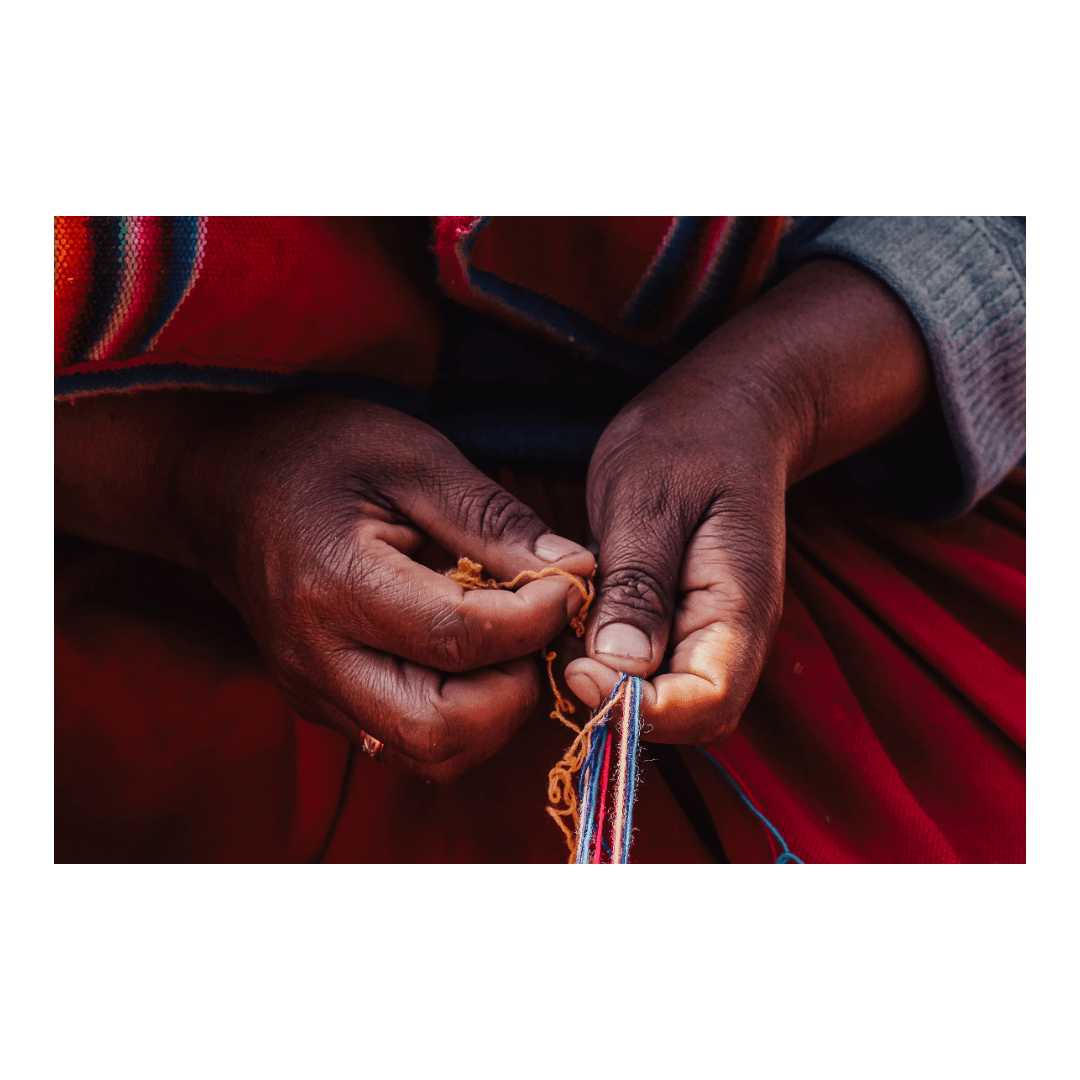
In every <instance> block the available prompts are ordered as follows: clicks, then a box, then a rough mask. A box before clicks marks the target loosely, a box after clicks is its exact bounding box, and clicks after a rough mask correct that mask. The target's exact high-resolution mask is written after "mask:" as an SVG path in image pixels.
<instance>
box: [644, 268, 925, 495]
mask: <svg viewBox="0 0 1080 1080" xmlns="http://www.w3.org/2000/svg"><path fill="white" fill-rule="evenodd" d="M669 379H670V380H679V381H683V382H685V383H686V385H688V386H695V387H696V388H697V391H696V393H695V395H694V396H693V400H694V403H695V404H694V408H696V409H712V410H713V416H714V417H715V416H716V415H717V410H718V409H719V415H720V416H722V417H727V418H730V422H729V423H726V424H724V423H723V422H721V425H720V428H719V430H718V432H717V437H719V438H722V439H725V440H731V442H732V445H733V446H740V445H741V444H742V443H743V441H744V440H746V439H748V438H749V439H752V438H754V435H753V434H752V433H750V432H748V431H747V430H746V428H745V426H744V425H745V424H746V417H747V416H749V415H752V416H753V417H754V418H755V423H756V424H758V425H764V430H763V431H762V432H760V437H761V439H762V440H763V442H764V443H765V444H767V446H768V450H769V454H770V456H771V457H772V458H773V459H774V460H775V463H776V467H777V468H778V469H779V470H780V471H781V473H782V479H783V482H784V484H785V486H790V485H791V484H793V483H795V482H797V481H798V480H800V479H802V478H803V477H805V476H807V475H809V474H811V473H813V472H816V471H817V470H818V469H821V468H824V467H825V466H827V465H830V464H832V463H834V462H836V461H840V460H842V459H843V458H846V457H848V456H850V455H851V454H854V453H857V452H858V451H860V450H863V449H866V448H867V447H869V446H873V445H875V444H877V443H881V442H885V441H887V440H889V439H891V438H894V437H895V436H897V435H899V434H901V433H902V432H904V431H905V430H908V429H910V428H911V427H913V426H914V425H917V424H918V423H920V422H921V421H922V420H924V419H926V418H927V417H928V416H929V415H930V414H931V410H932V409H933V408H935V405H936V399H935V392H934V382H933V374H932V369H931V365H930V361H929V356H928V354H927V350H926V346H925V343H924V341H923V337H922V334H921V332H920V331H919V328H918V326H917V325H916V324H915V322H914V320H913V319H912V318H911V316H910V314H909V313H908V311H907V309H906V308H905V307H904V305H903V303H902V302H901V301H900V300H899V299H898V298H897V297H896V296H895V295H894V294H893V293H892V292H891V291H890V290H889V289H888V288H887V287H886V286H885V285H883V284H882V283H881V282H880V281H879V280H878V279H877V278H875V277H874V276H873V275H872V274H870V273H868V272H867V271H865V270H862V269H861V268H859V267H857V266H854V265H852V264H850V263H847V262H844V261H841V260H835V259H817V260H814V261H813V262H809V263H806V264H805V265H804V266H801V267H799V268H798V269H797V270H796V271H794V272H793V273H792V274H791V275H790V276H789V277H788V278H786V279H785V280H784V281H782V282H781V283H780V284H779V285H777V286H776V287H775V288H774V289H773V290H771V291H770V292H769V293H767V294H766V295H765V296H764V297H762V298H761V299H760V300H758V301H757V302H756V303H755V304H754V305H752V306H751V307H750V308H748V309H747V310H746V311H744V312H742V313H741V314H740V315H738V316H736V317H735V318H734V319H731V320H730V321H729V322H727V323H725V324H724V325H723V326H722V327H720V329H718V330H717V331H715V332H714V333H713V334H712V335H710V336H709V337H708V338H706V339H705V341H703V342H702V343H701V344H700V345H699V346H698V347H697V348H696V349H694V350H693V352H692V353H691V354H690V355H689V356H687V357H686V358H685V359H684V360H683V361H681V363H680V364H678V365H677V366H676V368H675V369H673V370H672V371H671V372H669V373H667V374H666V375H665V376H663V380H669ZM656 388H657V389H659V384H658V385H657V387H656ZM688 400H690V399H689V397H688ZM714 423H715V421H714ZM740 428H742V430H740Z"/></svg>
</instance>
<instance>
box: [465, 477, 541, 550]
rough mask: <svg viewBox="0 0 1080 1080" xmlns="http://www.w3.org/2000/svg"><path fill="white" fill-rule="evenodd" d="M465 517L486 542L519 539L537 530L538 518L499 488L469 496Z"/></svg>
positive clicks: (466, 501)
mask: <svg viewBox="0 0 1080 1080" xmlns="http://www.w3.org/2000/svg"><path fill="white" fill-rule="evenodd" d="M465 514H466V520H467V521H468V523H469V526H470V528H471V529H472V530H473V531H474V532H476V533H478V534H479V535H480V536H483V537H484V538H485V539H492V540H495V539H517V538H519V537H524V536H527V535H529V534H530V533H532V532H536V531H537V530H538V519H537V517H536V515H535V514H534V513H533V512H532V511H531V510H530V509H529V508H528V507H527V506H525V505H524V504H523V503H520V502H518V500H517V499H515V498H514V496H513V495H511V494H510V492H508V491H505V490H504V489H503V488H499V487H496V488H492V489H489V490H486V491H478V492H475V493H474V494H472V495H471V496H467V497H466V500H465Z"/></svg>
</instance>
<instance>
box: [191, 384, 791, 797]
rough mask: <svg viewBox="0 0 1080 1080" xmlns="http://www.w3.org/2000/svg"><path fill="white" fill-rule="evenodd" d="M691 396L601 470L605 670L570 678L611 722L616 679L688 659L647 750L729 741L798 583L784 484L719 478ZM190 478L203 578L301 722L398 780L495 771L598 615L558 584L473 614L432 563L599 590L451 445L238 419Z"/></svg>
mask: <svg viewBox="0 0 1080 1080" xmlns="http://www.w3.org/2000/svg"><path fill="white" fill-rule="evenodd" d="M686 391H687V387H685V386H684V385H683V384H682V382H681V380H674V381H672V385H668V386H666V387H657V389H656V390H652V391H651V393H650V394H648V395H646V396H645V398H644V400H640V399H639V401H638V402H637V403H636V404H635V405H634V406H633V407H631V409H630V410H628V411H627V412H625V413H624V414H623V415H622V416H621V417H620V418H619V419H618V420H617V421H616V422H615V423H613V424H612V426H611V427H610V429H609V431H608V432H607V433H606V434H605V436H604V439H603V440H602V442H601V444H600V447H599V448H598V450H597V454H596V457H595V459H594V462H593V465H592V467H591V469H590V474H589V484H588V499H589V514H590V521H591V522H592V530H593V532H594V534H595V535H596V538H597V541H598V543H599V550H600V574H599V575H598V582H599V587H598V595H597V598H596V601H595V602H594V604H593V607H592V610H591V612H590V616H589V620H588V623H587V633H586V637H585V647H586V651H587V656H585V657H582V658H580V659H577V660H574V661H573V662H572V663H571V664H570V665H569V667H568V668H567V670H566V672H565V677H566V680H567V683H568V685H569V687H570V688H571V690H572V691H573V692H574V693H575V694H576V695H577V696H578V697H579V698H580V699H581V700H582V701H583V702H584V703H585V704H586V705H587V706H589V707H590V708H594V707H595V706H596V705H597V704H599V702H600V700H601V698H603V697H606V696H607V694H608V693H610V691H611V689H612V687H613V686H614V683H615V680H616V679H617V677H618V672H619V671H621V670H628V671H632V672H633V673H635V674H641V675H652V674H653V673H654V672H655V671H656V670H657V668H658V667H659V666H660V665H661V664H662V663H664V661H665V652H666V650H667V647H668V645H669V639H670V643H671V645H672V648H671V649H670V650H667V651H668V652H669V655H668V658H667V662H666V664H665V673H664V674H661V675H658V676H656V677H655V678H654V679H653V680H652V681H651V682H649V683H647V684H646V687H645V693H644V695H643V696H644V700H643V708H644V718H645V721H646V722H647V723H649V724H650V725H651V726H652V731H651V732H650V738H654V739H663V740H668V741H692V740H701V739H715V738H718V737H720V736H722V735H724V734H726V733H727V731H729V730H730V729H731V728H733V727H734V724H735V722H736V720H737V718H738V715H739V713H740V712H741V709H742V706H743V705H744V704H745V699H746V697H747V696H749V693H750V691H751V690H752V689H753V684H754V682H755V681H756V677H757V673H758V671H759V670H760V665H761V662H762V660H763V657H764V651H765V648H766V645H767V641H768V637H769V634H770V632H771V630H772V628H773V626H774V625H775V621H776V618H777V617H778V614H779V606H780V592H781V587H782V577H783V563H782V557H781V552H782V543H783V514H782V506H783V493H784V487H783V482H782V479H781V478H780V477H779V476H777V475H771V474H770V473H769V470H767V469H763V468H761V467H760V461H759V458H758V456H756V455H753V454H747V455H746V456H747V457H748V458H750V459H752V460H753V461H754V465H753V466H751V467H749V468H745V469H744V468H741V467H740V468H735V467H733V466H732V463H731V461H730V459H729V460H726V461H722V460H721V458H722V457H723V456H724V455H722V454H721V453H720V452H718V450H717V440H716V438H715V436H714V434H712V433H711V432H710V428H711V427H713V423H712V421H711V419H710V412H709V409H708V406H707V404H706V403H703V402H701V401H700V399H699V397H698V395H696V394H694V395H689V394H688V393H687V392H686ZM688 408H690V409H691V411H689V412H688V411H687V410H688ZM740 427H741V429H742V430H743V433H744V437H745V434H746V430H745V426H744V425H740ZM175 476H176V478H177V483H176V486H175V506H176V513H175V518H176V520H177V522H178V523H180V526H179V527H180V528H181V530H182V532H183V534H184V538H185V541H186V542H187V544H188V545H189V547H190V549H191V550H192V551H193V552H195V553H196V559H195V561H197V562H198V563H199V564H200V565H201V567H202V568H203V569H205V570H206V571H207V572H208V573H210V575H211V576H212V578H213V579H214V580H215V582H216V583H217V585H218V587H219V588H220V589H221V590H222V591H223V592H224V593H225V594H226V595H227V596H228V597H229V598H230V599H231V600H232V601H233V603H235V604H236V605H237V607H238V608H239V609H240V611H241V612H242V614H243V615H244V617H245V619H246V621H247V623H248V626H249V627H250V628H251V630H252V633H253V635H254V636H255V638H256V640H257V642H258V644H259V647H260V649H261V651H262V653H263V656H264V657H265V659H266V661H267V663H268V665H269V667H270V671H271V673H272V675H273V677H274V679H275V681H276V682H277V684H278V686H279V687H280V688H281V690H282V693H283V694H284V696H285V698H286V699H287V700H288V701H289V703H290V705H291V706H292V707H293V708H294V709H295V710H296V711H297V712H298V713H299V714H300V715H301V716H302V717H304V718H305V719H307V720H310V721H314V722H316V723H322V724H326V725H328V726H331V727H333V728H336V729H337V730H339V731H341V732H343V733H344V734H346V735H348V736H349V737H351V738H353V739H355V738H357V737H358V735H359V732H360V731H361V729H363V730H364V731H366V732H368V733H370V734H372V735H374V736H375V737H377V738H378V739H380V740H381V741H382V742H383V743H385V746H386V749H385V752H384V756H385V760H386V761H387V762H388V763H391V764H394V765H396V766H398V767H400V768H403V769H405V770H407V771H410V772H413V773H416V774H418V775H421V776H424V777H426V778H429V779H433V780H437V781H446V780H449V779H452V778H453V777H455V776H457V775H458V774H460V773H461V772H462V771H463V770H465V769H466V768H468V767H469V766H471V765H473V764H476V763H477V762H479V761H481V760H483V759H484V758H486V757H488V756H490V755H491V754H493V753H494V752H495V751H497V750H498V749H499V748H500V747H501V746H503V745H504V744H505V743H506V742H507V741H508V740H509V739H510V737H511V736H512V735H513V733H514V732H515V731H516V730H517V728H518V727H519V726H520V724H521V723H522V722H523V721H524V720H525V719H526V718H527V717H528V716H529V715H530V714H531V713H532V712H533V711H534V709H535V707H536V704H537V701H538V699H539V696H540V694H541V693H543V692H545V690H546V679H545V678H544V677H543V674H542V669H541V666H540V665H538V664H537V661H536V656H535V653H536V652H537V650H539V649H541V648H543V647H544V646H545V645H547V644H549V643H550V642H551V641H552V640H553V639H554V638H555V637H556V636H558V635H559V633H560V632H561V631H562V630H563V628H564V627H565V626H566V624H567V622H568V620H569V619H570V618H572V617H573V616H574V615H575V614H577V612H578V611H579V610H580V608H581V604H582V598H581V595H580V592H579V591H578V589H576V588H574V587H573V586H572V585H571V584H569V583H568V582H567V580H566V579H565V578H563V577H561V576H548V577H544V578H541V579H538V580H535V581H531V582H528V583H526V584H524V585H523V586H521V587H520V588H518V589H517V590H516V591H514V592H509V591H503V590H464V589H462V587H461V586H460V585H457V584H455V583H454V582H453V581H451V580H450V579H449V578H447V577H446V576H445V575H444V574H442V573H440V572H438V570H437V569H433V568H432V567H431V566H430V565H425V562H426V561H428V557H429V553H430V549H431V546H432V542H434V545H437V547H438V549H441V551H443V552H445V553H449V555H450V556H451V558H449V559H448V558H446V557H445V556H444V557H443V559H442V562H443V563H446V564H447V565H449V563H450V562H451V561H452V560H454V559H456V558H457V557H458V556H459V555H467V556H469V557H470V558H471V559H474V560H476V561H478V562H481V563H482V564H483V566H484V569H485V572H486V573H487V574H489V575H492V576H494V577H496V578H498V579H500V580H506V579H509V578H512V577H513V576H515V575H516V574H517V573H518V572H520V571H521V570H542V569H543V568H545V567H548V566H554V567H558V568H560V569H562V570H565V571H567V572H569V573H571V574H574V575H580V576H588V575H590V574H592V573H593V572H594V570H595V569H596V563H595V561H594V557H593V555H592V554H591V553H590V552H589V551H588V550H586V549H585V548H582V547H580V546H579V545H577V544H575V543H573V542H571V541H570V540H567V539H565V538H563V537H559V536H556V535H554V534H553V533H551V532H550V530H549V529H548V528H547V526H546V525H545V524H544V523H543V522H542V521H541V520H540V518H538V517H537V515H536V514H535V513H534V512H533V511H532V510H531V509H529V508H528V507H527V506H525V505H524V504H522V503H521V502H519V501H518V500H516V499H515V498H514V497H513V496H512V495H510V494H509V493H508V492H507V491H505V490H504V489H503V488H501V487H500V486H499V485H498V484H496V483H495V482H494V481H493V480H491V479H490V478H489V477H487V476H486V475H485V474H483V473H481V472H480V471H479V470H478V469H476V468H475V467H474V466H473V465H471V464H470V463H469V462H468V461H467V460H466V459H465V458H464V457H463V456H462V455H461V454H460V452H459V451H458V450H457V449H456V448H455V447H454V446H453V445H452V444H451V443H450V442H449V441H448V440H446V439H445V438H444V437H443V436H442V435H440V434H439V433H438V432H436V431H434V430H433V429H431V428H430V427H428V426H427V425H425V424H423V423H422V422H420V421H418V420H414V419H412V418H411V417H408V416H405V415H403V414H400V413H397V412H395V411H393V410H391V409H387V408H383V407H382V406H378V405H373V404H370V403H366V402H359V401H353V400H349V399H343V398H337V397H333V396H329V395H317V394H311V395H303V396H300V397H296V398H292V399H285V400H275V399H271V400H250V401H244V402H237V403H236V404H235V405H234V407H232V408H230V409H228V410H227V411H226V412H225V413H223V414H222V416H221V418H220V420H219V422H217V423H214V424H211V425H209V426H208V427H207V429H206V430H205V431H204V432H202V433H201V435H200V437H199V438H198V439H196V440H194V441H193V442H192V443H191V444H190V445H189V447H188V448H187V450H186V452H185V454H184V455H183V457H182V459H181V460H180V467H179V468H178V469H177V471H176V473H175ZM766 491H767V492H768V495H767V496H766V497H765V498H762V497H761V495H762V493H763V492H766ZM733 547H734V549H735V553H734V554H733V552H732V548H733ZM733 687H734V691H733V689H732V688H733Z"/></svg>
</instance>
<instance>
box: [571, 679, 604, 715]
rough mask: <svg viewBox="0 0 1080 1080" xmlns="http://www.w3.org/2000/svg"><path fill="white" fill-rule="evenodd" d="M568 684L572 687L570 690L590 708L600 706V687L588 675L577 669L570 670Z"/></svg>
mask: <svg viewBox="0 0 1080 1080" xmlns="http://www.w3.org/2000/svg"><path fill="white" fill-rule="evenodd" d="M566 685H567V686H569V687H570V692H571V693H572V694H573V695H574V696H575V697H576V698H578V699H579V700H580V701H582V702H584V703H585V704H586V705H588V707H589V708H590V709H597V708H599V707H600V687H598V686H597V685H596V683H594V682H593V681H592V679H590V678H589V676H588V675H581V674H579V673H578V672H576V671H568V672H567V673H566Z"/></svg>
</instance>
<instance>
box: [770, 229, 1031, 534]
mask: <svg viewBox="0 0 1080 1080" xmlns="http://www.w3.org/2000/svg"><path fill="white" fill-rule="evenodd" d="M797 220H798V221H799V225H798V226H797V227H796V228H795V229H794V230H793V231H792V232H791V233H790V234H789V235H788V237H787V238H786V239H785V242H784V244H783V245H782V248H781V252H780V264H781V273H786V272H789V271H790V270H791V269H793V268H794V267H795V266H797V265H799V264H801V263H803V262H805V261H807V260H808V259H811V258H814V257H815V256H821V255H832V256H838V257H840V258H844V259H849V260H851V261H852V262H855V263H858V264H859V265H860V266H862V267H864V268H865V269H867V270H869V271H870V272H871V273H873V274H876V275H877V276H878V277H879V278H881V279H882V281H884V282H885V283H886V284H887V285H888V286H889V287H890V288H892V290H893V291H894V292H895V293H896V294H897V295H898V296H899V297H900V299H901V300H903V301H904V303H905V304H906V305H907V307H908V309H909V310H910V311H911V314H912V315H913V316H914V318H915V320H916V322H917V323H918V324H919V326H920V328H921V329H922V332H923V334H924V336H925V338H926V343H927V347H928V349H929V352H930V356H931V359H932V361H933V365H934V377H935V380H936V383H937V391H938V396H939V399H940V402H941V415H940V417H939V418H938V419H936V420H935V421H934V422H933V423H931V424H930V425H928V426H927V427H925V428H922V429H920V430H919V431H917V432H915V433H913V434H911V435H908V436H905V437H903V438H901V439H897V440H895V441H893V442H891V443H888V444H886V445H884V446H881V447H876V448H875V449H873V450H870V451H866V452H864V453H862V454H859V455H857V456H856V457H853V458H851V459H849V460H848V461H847V462H845V467H846V468H847V470H848V472H849V473H850V474H851V475H852V476H853V477H854V479H855V480H856V481H857V482H859V483H860V484H861V485H862V486H863V487H865V488H867V489H868V490H869V491H870V492H871V494H873V495H874V496H875V497H876V498H878V499H879V500H881V501H883V502H885V503H886V504H888V505H891V506H892V507H893V508H894V509H897V510H899V511H900V512H902V513H905V514H908V515H911V516H916V517H923V518H931V519H934V520H949V519H952V518H955V517H958V516H959V515H960V514H962V513H964V512H965V511H967V510H969V509H970V508H971V507H972V506H973V505H974V504H975V503H976V502H977V501H978V500H979V499H981V498H982V497H983V496H984V495H986V494H987V493H988V492H989V491H990V490H991V489H992V488H993V487H994V486H995V485H996V484H997V483H998V482H999V481H1000V480H1001V479H1002V477H1003V476H1004V475H1005V474H1006V473H1007V472H1008V471H1009V469H1011V468H1012V467H1013V466H1014V465H1016V464H1017V462H1018V461H1019V460H1020V459H1021V457H1023V455H1024V452H1025V444H1026V397H1025V326H1026V317H1025V316H1026V302H1025V298H1026V286H1025V269H1026V266H1025V253H1026V231H1027V230H1026V224H1025V219H1024V218H1022V217H955V218H949V217H936V218H934V217H841V218H804V219H797Z"/></svg>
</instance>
